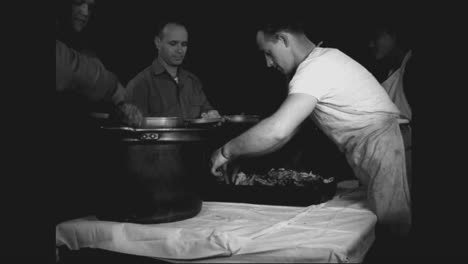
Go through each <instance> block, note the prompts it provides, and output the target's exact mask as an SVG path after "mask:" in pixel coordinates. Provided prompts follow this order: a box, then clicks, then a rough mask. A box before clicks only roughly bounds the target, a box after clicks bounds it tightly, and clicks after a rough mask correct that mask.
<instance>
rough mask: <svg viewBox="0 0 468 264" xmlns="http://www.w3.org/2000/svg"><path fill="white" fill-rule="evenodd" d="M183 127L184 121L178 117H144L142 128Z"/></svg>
mask: <svg viewBox="0 0 468 264" xmlns="http://www.w3.org/2000/svg"><path fill="white" fill-rule="evenodd" d="M175 127H184V120H183V119H182V118H180V117H146V118H145V119H144V122H143V128H175Z"/></svg>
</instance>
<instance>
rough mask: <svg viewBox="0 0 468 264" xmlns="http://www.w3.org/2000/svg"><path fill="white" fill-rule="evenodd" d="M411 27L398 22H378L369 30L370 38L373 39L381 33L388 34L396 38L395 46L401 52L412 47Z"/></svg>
mask: <svg viewBox="0 0 468 264" xmlns="http://www.w3.org/2000/svg"><path fill="white" fill-rule="evenodd" d="M410 28H411V27H410V26H409V25H408V24H405V23H403V22H400V21H394V20H392V21H382V20H380V21H378V22H377V23H375V24H374V25H373V26H372V28H371V37H372V38H375V37H377V36H378V35H380V34H382V33H387V34H390V35H391V36H393V37H395V38H396V42H397V45H398V46H400V47H401V48H402V49H403V50H408V49H410V48H411V46H412V41H411V36H410V32H411V29H410Z"/></svg>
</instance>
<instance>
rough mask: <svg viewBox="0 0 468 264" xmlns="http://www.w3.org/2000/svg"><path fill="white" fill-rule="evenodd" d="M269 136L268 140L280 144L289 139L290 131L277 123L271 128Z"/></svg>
mask: <svg viewBox="0 0 468 264" xmlns="http://www.w3.org/2000/svg"><path fill="white" fill-rule="evenodd" d="M269 134H270V135H269V136H270V138H271V139H272V140H273V141H274V142H275V143H281V142H284V141H287V140H288V139H289V138H290V135H291V131H290V129H288V128H286V127H284V125H281V124H280V123H277V124H274V125H273V126H272V128H271V129H270V133H269Z"/></svg>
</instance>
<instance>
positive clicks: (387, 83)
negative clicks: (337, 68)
mask: <svg viewBox="0 0 468 264" xmlns="http://www.w3.org/2000/svg"><path fill="white" fill-rule="evenodd" d="M404 32H405V31H404V30H403V28H402V25H400V24H398V23H395V22H390V21H389V22H380V23H378V24H377V25H376V26H375V27H374V30H373V34H372V38H371V40H370V41H369V48H370V50H371V52H372V55H373V58H374V59H375V61H374V62H375V64H374V65H373V66H371V67H370V68H371V72H372V73H373V74H374V76H376V78H377V80H378V81H379V82H380V83H381V85H382V86H383V87H384V89H385V91H387V93H388V95H389V96H390V99H391V100H392V101H393V103H395V105H396V106H397V107H398V109H399V110H400V113H401V117H400V119H399V120H398V121H399V124H400V129H401V133H402V135H403V141H404V144H405V152H406V170H407V173H408V180H409V184H410V187H411V182H412V140H411V139H412V136H411V135H412V129H411V124H412V119H413V111H412V107H411V105H410V103H409V101H408V96H407V95H408V94H411V91H409V90H410V89H415V87H408V85H407V82H405V78H406V76H405V75H406V73H407V71H406V69H407V67H406V65H407V64H408V62H409V61H411V58H412V55H413V51H412V49H411V47H410V44H409V41H408V38H407V37H406V36H405V35H404Z"/></svg>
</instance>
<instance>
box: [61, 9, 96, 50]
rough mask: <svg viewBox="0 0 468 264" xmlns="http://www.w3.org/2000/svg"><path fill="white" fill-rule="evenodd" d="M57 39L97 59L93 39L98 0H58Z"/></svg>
mask: <svg viewBox="0 0 468 264" xmlns="http://www.w3.org/2000/svg"><path fill="white" fill-rule="evenodd" d="M56 8H57V28H56V29H57V38H58V39H59V40H60V41H62V42H63V43H65V44H66V45H67V46H68V47H69V48H72V49H74V50H76V51H78V52H80V53H81V54H84V55H87V56H92V57H97V53H96V49H95V47H93V43H92V40H93V38H92V37H91V35H92V27H91V23H90V22H91V21H92V20H93V18H94V15H95V10H96V0H57V2H56Z"/></svg>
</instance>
